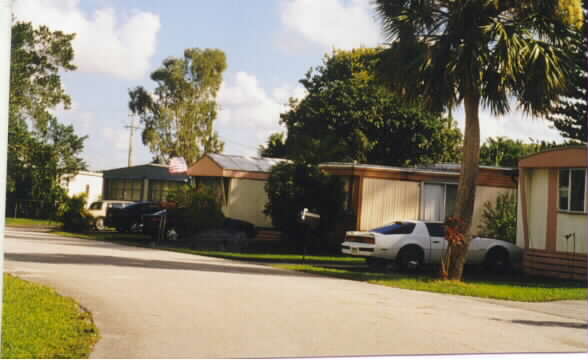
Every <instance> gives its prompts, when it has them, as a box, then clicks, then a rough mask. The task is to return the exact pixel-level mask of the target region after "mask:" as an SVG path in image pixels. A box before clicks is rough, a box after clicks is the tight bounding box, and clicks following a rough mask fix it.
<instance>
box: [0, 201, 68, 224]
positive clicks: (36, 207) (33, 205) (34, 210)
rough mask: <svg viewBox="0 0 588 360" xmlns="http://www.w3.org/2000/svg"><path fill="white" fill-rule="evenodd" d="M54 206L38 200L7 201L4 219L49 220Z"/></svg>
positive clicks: (53, 212)
mask: <svg viewBox="0 0 588 360" xmlns="http://www.w3.org/2000/svg"><path fill="white" fill-rule="evenodd" d="M55 210H56V206H55V204H51V203H48V202H45V201H39V200H21V199H16V200H10V199H9V200H7V201H6V217H14V218H17V217H18V218H30V219H49V218H51V217H52V216H54V215H55Z"/></svg>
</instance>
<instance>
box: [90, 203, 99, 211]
mask: <svg viewBox="0 0 588 360" xmlns="http://www.w3.org/2000/svg"><path fill="white" fill-rule="evenodd" d="M100 209H102V202H95V203H92V205H90V210H100Z"/></svg>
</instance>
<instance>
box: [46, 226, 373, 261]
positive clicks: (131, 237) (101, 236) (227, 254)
mask: <svg viewBox="0 0 588 360" xmlns="http://www.w3.org/2000/svg"><path fill="white" fill-rule="evenodd" d="M52 234H55V235H59V236H65V237H75V238H80V239H87V240H100V241H112V242H117V243H122V244H125V245H135V246H144V247H147V246H150V241H151V238H150V237H149V236H147V235H144V234H123V233H118V232H93V233H88V234H78V233H71V232H64V231H54V232H52ZM156 248H157V249H160V250H167V251H176V252H181V253H185V254H194V255H202V256H210V257H218V258H223V259H233V260H245V261H258V262H282V263H284V262H289V263H301V262H302V259H303V256H302V255H300V254H284V253H248V252H231V251H216V250H192V249H188V248H181V247H171V246H165V244H157V246H156ZM304 261H308V262H318V263H334V264H362V263H364V260H363V259H362V258H357V257H351V256H317V255H307V256H305V257H304Z"/></svg>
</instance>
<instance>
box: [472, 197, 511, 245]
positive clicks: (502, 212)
mask: <svg viewBox="0 0 588 360" xmlns="http://www.w3.org/2000/svg"><path fill="white" fill-rule="evenodd" d="M479 230H480V236H482V237H488V238H494V239H500V240H505V241H508V242H511V243H515V242H516V236H517V200H516V196H515V193H514V192H511V191H509V192H506V193H503V194H500V195H498V197H497V198H496V204H494V205H493V204H492V203H491V202H490V201H486V203H484V209H483V212H482V223H481V224H480V227H479Z"/></svg>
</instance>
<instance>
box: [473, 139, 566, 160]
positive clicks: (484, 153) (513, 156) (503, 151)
mask: <svg viewBox="0 0 588 360" xmlns="http://www.w3.org/2000/svg"><path fill="white" fill-rule="evenodd" d="M567 144H569V142H568V143H562V144H559V143H556V142H548V141H531V142H523V141H521V140H513V139H509V138H506V137H503V136H498V137H494V138H488V139H487V140H486V141H485V142H484V143H483V144H482V147H481V148H480V165H488V166H505V167H515V168H516V167H518V163H519V160H520V159H521V158H523V157H525V156H528V155H531V154H534V153H536V152H540V151H543V150H547V149H551V148H554V147H559V146H564V145H567Z"/></svg>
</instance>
